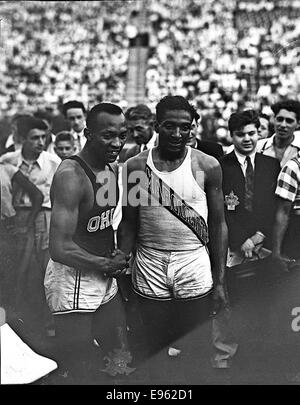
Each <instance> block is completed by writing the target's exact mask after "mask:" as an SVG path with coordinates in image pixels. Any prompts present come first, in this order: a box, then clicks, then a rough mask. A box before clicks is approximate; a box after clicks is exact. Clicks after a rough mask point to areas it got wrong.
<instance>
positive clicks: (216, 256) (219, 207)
mask: <svg viewBox="0 0 300 405" xmlns="http://www.w3.org/2000/svg"><path fill="white" fill-rule="evenodd" d="M205 185H206V190H205V191H206V196H207V204H208V230H209V237H210V252H211V262H212V270H213V278H214V282H215V283H223V281H224V273H225V263H226V257H227V248H228V231H227V225H226V222H225V216H224V198H223V192H222V172H221V167H220V166H219V165H218V166H214V167H213V168H211V169H210V172H209V174H208V176H207V180H206V184H205Z"/></svg>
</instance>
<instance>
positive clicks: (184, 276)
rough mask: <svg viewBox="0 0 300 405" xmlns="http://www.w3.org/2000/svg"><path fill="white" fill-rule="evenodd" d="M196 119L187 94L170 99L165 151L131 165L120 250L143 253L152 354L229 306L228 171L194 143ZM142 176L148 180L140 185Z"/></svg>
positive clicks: (162, 106) (165, 108) (137, 262)
mask: <svg viewBox="0 0 300 405" xmlns="http://www.w3.org/2000/svg"><path fill="white" fill-rule="evenodd" d="M194 115H195V110H194V108H193V107H192V106H191V105H190V104H189V103H188V102H187V101H186V100H185V99H184V98H183V97H181V96H167V97H165V98H163V99H162V100H161V101H160V102H159V103H158V105H157V107H156V125H155V130H156V132H158V134H159V144H158V146H157V147H155V148H153V149H151V150H150V151H144V152H142V153H140V154H139V155H137V156H136V157H134V158H131V159H129V160H128V161H127V162H126V163H125V165H124V167H123V186H124V196H123V220H122V223H121V226H120V228H119V238H120V240H121V245H120V246H121V249H122V250H123V251H124V252H126V253H129V252H131V251H135V250H136V254H135V259H134V263H133V268H132V286H133V289H134V292H135V294H136V295H135V297H137V300H138V308H139V309H140V311H141V316H142V320H143V322H142V323H143V325H144V326H145V339H147V342H146V344H147V345H148V349H149V350H148V355H150V354H153V353H154V352H156V351H158V350H160V349H162V348H163V347H165V346H167V345H169V344H170V343H171V342H172V341H175V340H176V339H177V338H179V337H180V336H183V335H184V334H185V333H187V332H188V331H189V330H191V328H194V327H195V326H197V325H198V324H199V323H201V322H202V321H204V320H205V319H207V317H208V315H209V313H210V311H211V305H210V304H211V303H212V300H211V298H212V297H213V298H214V299H215V306H216V307H220V306H221V305H226V304H227V294H226V290H225V287H224V269H225V258H226V252H227V227H226V223H225V220H224V211H223V205H224V204H223V194H222V174H221V168H220V165H219V163H218V161H217V160H216V159H215V158H213V157H211V156H208V155H206V154H204V153H203V152H201V151H198V150H195V149H192V148H190V147H187V146H186V143H187V140H188V138H189V135H190V131H191V125H192V121H193V119H194ZM139 173H146V177H147V181H148V182H147V181H146V182H143V181H142V182H140V183H139V178H140V177H141V176H140V175H139ZM134 179H137V180H136V181H134ZM126 190H127V192H126ZM137 190H138V191H137ZM135 191H137V193H135ZM134 195H135V197H136V198H139V203H138V204H137V203H136V201H137V200H136V198H135V199H134V198H133V196H134ZM208 239H209V241H210V242H209V252H210V256H209V254H208V249H207V243H208ZM216 307H215V309H216Z"/></svg>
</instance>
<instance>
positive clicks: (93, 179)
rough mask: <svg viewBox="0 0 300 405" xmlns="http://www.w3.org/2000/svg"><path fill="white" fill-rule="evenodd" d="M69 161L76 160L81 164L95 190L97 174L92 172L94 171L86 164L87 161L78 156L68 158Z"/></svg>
mask: <svg viewBox="0 0 300 405" xmlns="http://www.w3.org/2000/svg"><path fill="white" fill-rule="evenodd" d="M67 159H71V160H75V161H76V162H77V163H79V164H80V166H81V167H82V169H83V170H84V172H85V174H86V175H87V176H88V178H89V179H90V181H91V183H92V186H93V189H94V190H95V185H96V176H95V174H94V173H93V172H92V169H91V168H90V167H89V166H88V165H87V164H86V163H85V161H84V160H83V159H81V158H80V157H79V156H77V155H73V156H70V157H68V158H67Z"/></svg>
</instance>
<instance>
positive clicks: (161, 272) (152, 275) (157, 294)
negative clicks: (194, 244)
mask: <svg viewBox="0 0 300 405" xmlns="http://www.w3.org/2000/svg"><path fill="white" fill-rule="evenodd" d="M132 283H133V288H134V290H135V291H136V292H137V293H138V294H140V295H142V296H144V297H146V298H147V297H148V298H152V299H159V300H162V299H163V300H164V299H173V298H175V299H195V298H200V297H202V296H203V295H206V294H208V293H209V292H210V291H211V289H212V287H213V280H212V274H211V265H210V259H209V255H208V252H207V249H206V248H205V246H201V247H199V248H197V249H194V250H188V251H186V250H185V251H172V252H170V251H165V250H157V249H152V248H149V247H145V246H142V245H139V246H138V249H137V252H136V257H135V260H134V263H133V267H132Z"/></svg>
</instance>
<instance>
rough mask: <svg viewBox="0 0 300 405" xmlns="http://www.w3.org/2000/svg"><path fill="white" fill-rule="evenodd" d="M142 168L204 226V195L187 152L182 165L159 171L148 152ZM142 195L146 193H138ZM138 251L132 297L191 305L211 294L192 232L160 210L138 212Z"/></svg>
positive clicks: (201, 249)
mask: <svg viewBox="0 0 300 405" xmlns="http://www.w3.org/2000/svg"><path fill="white" fill-rule="evenodd" d="M147 165H148V166H149V167H150V168H151V170H152V171H153V172H154V173H155V175H157V176H158V177H160V178H161V179H162V180H163V181H164V183H166V184H167V185H168V186H169V187H171V188H172V189H173V190H174V191H175V192H176V193H177V194H178V195H179V196H180V197H181V198H182V199H183V200H184V201H185V202H186V203H187V204H188V205H190V206H191V207H192V208H194V210H195V211H197V213H199V214H200V215H201V216H202V217H203V219H204V220H205V222H207V214H208V209H207V201H206V193H205V192H204V190H202V189H201V187H200V186H199V185H198V183H197V182H196V180H195V178H194V176H193V173H192V167H191V148H190V147H188V151H187V154H186V157H185V159H184V161H183V162H182V164H181V165H180V166H179V167H178V168H177V169H175V170H173V171H171V172H160V171H158V170H157V169H156V168H155V166H154V164H153V160H152V150H150V151H149V155H148V158H147ZM141 193H146V191H145V190H143V189H141ZM139 224H140V225H139V233H138V246H137V252H136V256H135V260H134V263H133V268H132V283H133V287H134V289H135V291H136V292H137V293H138V294H140V295H143V296H144V297H148V298H152V299H172V298H176V299H194V298H199V297H203V296H204V295H207V294H208V293H209V292H211V290H212V286H213V280H212V275H211V266H210V259H209V255H208V252H207V249H206V246H204V245H203V244H202V243H201V242H200V241H199V239H198V238H197V236H196V235H195V234H194V232H193V231H192V230H191V229H189V228H188V226H187V225H185V224H184V223H182V222H181V221H180V220H179V219H178V218H177V217H175V216H174V215H173V214H172V213H170V212H169V211H168V210H167V209H166V208H165V207H163V206H157V205H156V206H140V207H139Z"/></svg>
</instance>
